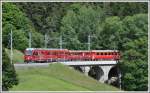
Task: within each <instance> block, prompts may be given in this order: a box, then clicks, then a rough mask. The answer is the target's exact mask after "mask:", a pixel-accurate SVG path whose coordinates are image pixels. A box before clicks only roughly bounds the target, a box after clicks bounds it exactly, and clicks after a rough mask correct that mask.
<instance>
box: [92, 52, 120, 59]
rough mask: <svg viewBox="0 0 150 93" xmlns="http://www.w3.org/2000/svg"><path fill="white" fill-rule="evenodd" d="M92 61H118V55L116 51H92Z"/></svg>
mask: <svg viewBox="0 0 150 93" xmlns="http://www.w3.org/2000/svg"><path fill="white" fill-rule="evenodd" d="M91 59H92V60H119V59H120V53H119V51H118V50H92V51H91Z"/></svg>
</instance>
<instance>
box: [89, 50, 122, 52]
mask: <svg viewBox="0 0 150 93" xmlns="http://www.w3.org/2000/svg"><path fill="white" fill-rule="evenodd" d="M92 52H119V51H118V50H92Z"/></svg>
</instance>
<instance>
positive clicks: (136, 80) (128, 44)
mask: <svg viewBox="0 0 150 93" xmlns="http://www.w3.org/2000/svg"><path fill="white" fill-rule="evenodd" d="M147 19H148V18H147V15H146V14H138V15H134V16H132V17H131V16H128V17H126V18H125V19H124V20H123V23H124V27H125V28H124V33H123V35H124V37H123V38H122V41H123V43H122V47H123V49H122V54H123V56H122V59H123V62H122V63H121V69H122V73H123V77H122V79H123V80H122V81H123V86H124V89H125V90H147V88H148V86H147V84H148V52H147V51H148V21H147Z"/></svg>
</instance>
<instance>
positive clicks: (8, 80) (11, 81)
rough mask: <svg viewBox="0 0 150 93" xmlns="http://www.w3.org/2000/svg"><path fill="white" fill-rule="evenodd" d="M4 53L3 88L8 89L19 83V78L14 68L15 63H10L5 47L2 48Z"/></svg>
mask: <svg viewBox="0 0 150 93" xmlns="http://www.w3.org/2000/svg"><path fill="white" fill-rule="evenodd" d="M2 53H3V54H2V60H3V62H2V69H3V71H2V89H3V91H7V90H9V88H11V87H13V85H17V84H18V78H17V74H16V72H15V69H14V65H13V64H11V63H10V60H9V57H8V55H7V54H6V52H5V48H4V47H3V49H2Z"/></svg>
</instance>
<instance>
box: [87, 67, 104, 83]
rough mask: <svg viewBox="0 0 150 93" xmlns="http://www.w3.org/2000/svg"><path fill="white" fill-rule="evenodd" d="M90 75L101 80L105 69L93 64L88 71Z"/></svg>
mask: <svg viewBox="0 0 150 93" xmlns="http://www.w3.org/2000/svg"><path fill="white" fill-rule="evenodd" d="M88 75H89V76H91V77H92V78H94V79H96V80H100V79H101V78H102V76H103V75H104V71H103V70H102V68H101V67H100V66H93V67H91V69H90V71H89V72H88Z"/></svg>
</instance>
